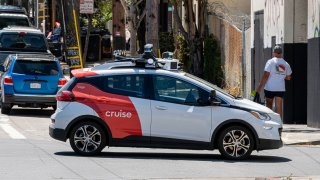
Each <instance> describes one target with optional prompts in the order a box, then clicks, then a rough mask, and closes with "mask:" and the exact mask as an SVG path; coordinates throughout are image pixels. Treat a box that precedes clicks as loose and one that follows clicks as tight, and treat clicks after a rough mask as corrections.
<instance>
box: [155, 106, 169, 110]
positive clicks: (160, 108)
mask: <svg viewBox="0 0 320 180" xmlns="http://www.w3.org/2000/svg"><path fill="white" fill-rule="evenodd" d="M156 108H157V109H159V110H167V107H164V106H156Z"/></svg>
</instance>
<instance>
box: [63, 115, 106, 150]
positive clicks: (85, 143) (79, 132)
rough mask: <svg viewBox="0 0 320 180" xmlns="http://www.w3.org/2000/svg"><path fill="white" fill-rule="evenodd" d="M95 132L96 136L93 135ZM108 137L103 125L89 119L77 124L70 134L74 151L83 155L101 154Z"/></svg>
mask: <svg viewBox="0 0 320 180" xmlns="http://www.w3.org/2000/svg"><path fill="white" fill-rule="evenodd" d="M84 129H85V130H86V132H84ZM94 132H95V133H94ZM85 134H87V135H85ZM93 134H94V136H92V135H93ZM75 139H77V140H75ZM106 139H107V138H106V133H105V132H104V130H103V129H102V128H101V126H100V125H98V124H97V123H95V122H89V121H86V122H81V123H79V124H77V125H76V126H75V127H73V128H72V130H71V133H70V136H69V141H70V145H71V147H72V149H73V150H74V152H76V153H78V154H80V155H83V156H93V155H97V154H99V153H100V152H101V151H102V149H103V148H104V147H105V146H106Z"/></svg>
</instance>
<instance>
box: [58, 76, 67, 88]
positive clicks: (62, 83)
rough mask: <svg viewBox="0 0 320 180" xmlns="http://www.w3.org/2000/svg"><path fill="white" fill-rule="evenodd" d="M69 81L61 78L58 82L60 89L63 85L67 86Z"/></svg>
mask: <svg viewBox="0 0 320 180" xmlns="http://www.w3.org/2000/svg"><path fill="white" fill-rule="evenodd" d="M67 82H68V81H67V80H66V79H64V78H60V79H59V81H58V87H62V86H63V85H65V84H67Z"/></svg>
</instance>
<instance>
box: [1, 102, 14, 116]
mask: <svg viewBox="0 0 320 180" xmlns="http://www.w3.org/2000/svg"><path fill="white" fill-rule="evenodd" d="M11 108H12V107H11V105H10V104H4V103H1V114H10V111H11Z"/></svg>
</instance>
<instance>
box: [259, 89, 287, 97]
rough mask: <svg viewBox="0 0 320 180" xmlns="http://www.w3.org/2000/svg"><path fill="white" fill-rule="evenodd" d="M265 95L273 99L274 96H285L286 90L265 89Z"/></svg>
mask: <svg viewBox="0 0 320 180" xmlns="http://www.w3.org/2000/svg"><path fill="white" fill-rule="evenodd" d="M264 96H265V97H266V98H269V99H273V98H274V97H281V98H283V97H284V91H267V90H264Z"/></svg>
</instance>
